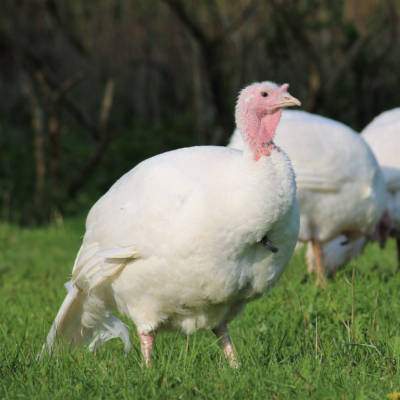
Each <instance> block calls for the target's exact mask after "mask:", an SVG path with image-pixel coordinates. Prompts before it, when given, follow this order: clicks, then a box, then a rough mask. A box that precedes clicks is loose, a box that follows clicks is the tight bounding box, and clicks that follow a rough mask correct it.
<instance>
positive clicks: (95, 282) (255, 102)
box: [44, 84, 299, 364]
mask: <svg viewBox="0 0 400 400" xmlns="http://www.w3.org/2000/svg"><path fill="white" fill-rule="evenodd" d="M284 89H285V88H284ZM263 90H264V87H263V85H262V84H253V85H251V86H250V87H248V88H247V89H245V90H244V91H242V93H241V96H240V97H239V100H238V106H237V120H239V121H241V122H242V123H246V121H247V119H248V118H249V117H252V116H253V117H254V119H253V120H252V123H255V124H256V125H257V124H258V125H257V127H258V128H259V129H261V128H260V124H262V122H263V119H262V118H264V117H265V115H266V111H268V110H269V109H270V108H271V107H272V105H273V104H275V103H276V104H277V102H278V99H280V100H282V96H283V97H284V100H285V101H286V103H285V104H283V103H282V104H281V103H280V105H281V106H282V107H283V106H284V105H287V106H289V105H294V104H297V103H298V101H297V103H296V102H295V101H294V100H295V99H294V98H292V97H291V96H290V95H289V94H288V93H287V92H286V90H279V91H278V90H276V91H271V93H270V94H271V96H270V98H271V100H268V101H269V102H268V101H267V100H266V99H264V98H263V97H261V96H260V93H259V92H260V91H263ZM253 97H254V98H253ZM290 99H291V100H290ZM276 104H275V107H276ZM243 108H244V109H243ZM264 109H265V110H266V111H263V110H264ZM260 110H261V111H263V115H262V116H261V119H259V117H256V111H257V113H258V112H259V111H260ZM271 110H272V108H271ZM276 110H278V108H276V109H273V112H274V113H275V112H276ZM271 112H272V111H271ZM279 112H280V111H279ZM257 115H258V114H257ZM246 118H247V119H246ZM266 118H267V117H266ZM259 132H261V130H260V131H259ZM264 144H265V143H264ZM264 144H263V145H262V146H264ZM295 192H296V188H295V181H294V174H293V171H292V167H291V164H290V162H289V160H288V158H287V156H286V155H285V153H284V152H282V151H280V150H279V149H274V150H273V151H272V152H271V154H270V155H269V156H263V157H261V158H260V159H258V160H257V161H256V160H255V159H254V154H253V151H252V150H251V149H250V148H249V147H246V148H245V151H244V152H242V151H238V150H235V149H228V148H225V147H214V146H201V147H191V148H185V149H180V150H175V151H170V152H167V153H164V154H161V155H158V156H155V157H152V158H150V159H147V160H145V161H143V162H142V163H140V164H139V165H137V166H136V167H135V168H133V169H132V170H131V171H130V172H128V173H127V174H125V175H124V176H123V177H122V178H120V179H119V180H118V181H117V182H116V183H115V184H114V185H113V186H112V187H111V189H110V190H109V191H108V192H107V193H106V194H105V195H104V196H103V197H102V198H101V199H100V200H99V201H98V202H97V203H96V204H95V205H94V206H93V208H92V209H91V210H90V213H89V215H88V218H87V223H86V233H85V236H84V239H83V243H82V246H81V249H80V251H79V253H78V255H77V258H76V262H75V265H74V268H73V271H72V279H71V285H70V286H71V287H70V289H69V290H70V291H69V294H68V295H67V297H66V299H65V301H64V303H63V305H62V306H61V309H60V311H59V313H58V315H57V317H56V320H55V321H54V323H53V327H52V329H51V331H50V333H49V336H48V339H47V344H46V346H45V349H44V350H46V349H47V350H49V349H51V348H52V346H53V343H54V340H55V337H56V336H57V335H61V336H64V337H66V338H67V340H69V341H71V342H73V343H81V342H85V343H88V344H89V346H90V347H91V348H92V349H93V348H95V347H97V346H98V345H99V344H101V343H102V342H104V341H106V340H108V339H110V338H112V337H116V336H118V337H120V338H121V339H122V340H124V342H125V347H126V349H129V347H130V343H129V336H128V333H127V329H126V327H125V325H124V324H122V323H121V322H120V321H118V320H117V319H116V318H115V317H113V316H112V315H111V312H112V310H114V309H117V310H118V311H119V312H121V313H122V314H124V315H126V316H127V317H129V318H130V319H132V321H133V322H134V323H135V325H136V327H137V330H138V332H139V334H140V338H141V342H142V351H143V355H144V357H145V360H146V363H147V364H148V363H149V362H150V353H151V345H152V335H153V334H154V333H155V332H156V331H157V330H159V329H162V328H165V329H167V328H174V329H180V330H182V331H183V332H185V333H192V332H194V331H195V330H197V329H214V330H215V332H216V334H217V335H218V336H220V337H221V340H222V344H223V346H224V350H225V354H226V355H227V357H228V358H230V361H231V363H232V364H235V362H236V361H235V358H234V354H233V348H232V346H231V344H230V341H229V336H228V334H227V330H226V324H227V323H228V322H229V321H230V320H231V319H232V318H234V317H235V316H236V314H237V313H238V312H239V311H240V310H241V309H242V308H243V306H244V305H245V303H246V302H247V301H249V300H251V299H254V298H257V297H258V296H261V295H262V294H263V293H264V292H265V291H266V290H267V289H268V288H269V287H271V285H272V284H273V283H274V282H275V281H276V280H277V279H278V278H279V276H280V275H281V273H282V271H283V269H284V267H285V266H286V264H287V262H288V260H289V259H290V257H291V255H292V252H293V249H294V246H295V243H296V240H297V234H298V223H299V221H298V209H297V205H296V197H295ZM266 235H268V240H269V241H270V242H272V243H274V244H275V245H276V246H277V247H278V248H279V251H278V252H277V253H275V254H274V253H273V252H271V250H270V249H269V248H268V246H265V245H264V244H263V243H262V240H263V238H265V237H266Z"/></svg>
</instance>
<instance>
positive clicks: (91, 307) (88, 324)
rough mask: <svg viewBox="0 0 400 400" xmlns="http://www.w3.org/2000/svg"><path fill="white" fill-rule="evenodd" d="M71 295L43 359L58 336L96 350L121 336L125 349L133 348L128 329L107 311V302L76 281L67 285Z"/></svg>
mask: <svg viewBox="0 0 400 400" xmlns="http://www.w3.org/2000/svg"><path fill="white" fill-rule="evenodd" d="M65 286H66V288H67V290H68V293H67V296H66V297H65V299H64V301H63V303H62V305H61V307H60V309H59V311H58V313H57V316H56V318H55V320H54V322H53V324H52V326H51V328H50V331H49V333H48V335H47V339H46V343H45V344H44V345H43V348H42V351H41V353H40V355H39V358H42V357H43V355H44V354H46V353H51V351H52V349H53V347H54V343H55V341H56V339H57V338H58V337H62V338H64V339H66V340H67V341H68V342H69V343H71V344H73V345H80V344H88V346H89V350H90V351H94V350H96V349H97V348H98V347H99V346H100V345H101V344H103V343H105V342H107V341H108V340H110V339H113V338H117V337H119V338H120V339H121V340H122V341H123V343H124V350H125V352H128V351H129V350H130V348H131V343H130V340H129V331H128V328H127V326H126V325H125V324H124V323H123V322H121V321H120V320H119V319H118V318H116V317H114V316H113V315H112V314H111V313H110V312H109V311H108V310H106V309H105V305H104V302H103V301H102V300H101V299H100V298H99V297H97V296H96V295H95V293H93V292H90V294H89V295H88V294H87V293H85V292H84V291H82V290H81V289H79V288H78V287H77V286H76V285H74V284H73V283H72V282H67V284H66V285H65Z"/></svg>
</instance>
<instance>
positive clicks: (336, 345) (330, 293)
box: [0, 219, 400, 399]
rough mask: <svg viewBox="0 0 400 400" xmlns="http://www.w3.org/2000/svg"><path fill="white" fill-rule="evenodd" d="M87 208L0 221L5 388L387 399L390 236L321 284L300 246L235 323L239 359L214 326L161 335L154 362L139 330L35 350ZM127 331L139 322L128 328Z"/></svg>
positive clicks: (391, 321)
mask: <svg viewBox="0 0 400 400" xmlns="http://www.w3.org/2000/svg"><path fill="white" fill-rule="evenodd" d="M82 232H83V222H82V220H78V219H76V220H69V221H66V222H65V223H64V225H63V226H61V227H56V226H51V227H48V228H40V229H29V230H28V229H26V230H22V229H19V228H15V227H12V226H7V225H0V399H92V398H93V399H114V398H115V399H152V398H159V399H189V398H198V399H303V398H307V399H385V398H387V395H388V394H390V393H392V397H393V398H395V395H394V394H393V393H394V392H400V291H399V289H400V273H398V274H396V268H395V256H394V246H393V244H392V243H391V244H390V246H389V248H388V249H386V251H385V252H381V251H379V250H378V248H377V247H375V246H369V247H368V249H367V251H366V252H365V254H364V255H363V256H362V257H361V258H359V259H358V260H356V261H353V262H352V263H350V264H349V265H348V266H347V267H346V268H345V269H344V270H343V271H341V272H340V273H339V274H338V275H337V277H336V280H335V281H332V282H330V284H329V286H328V288H327V289H325V290H319V289H316V288H315V287H314V284H313V281H312V280H310V279H309V278H308V277H307V274H306V273H305V266H304V262H303V259H302V257H301V255H299V256H296V257H295V258H294V259H293V260H292V262H291V264H290V266H289V267H288V269H287V271H286V273H285V274H284V276H283V278H282V279H281V280H280V282H279V283H278V285H277V286H276V287H275V288H274V289H273V290H272V291H271V292H270V293H269V294H268V295H267V296H265V297H264V298H263V299H261V300H258V301H256V302H254V303H252V304H250V305H249V306H248V307H247V309H246V310H245V312H244V313H243V314H242V315H241V316H240V317H239V318H238V319H237V320H235V321H234V322H233V323H232V324H231V334H232V338H233V340H234V342H235V345H236V348H237V350H238V353H239V356H240V360H241V368H240V369H239V370H231V369H230V368H229V367H227V365H226V363H225V361H224V360H223V358H222V355H221V352H220V350H219V348H218V346H217V343H216V341H215V339H214V337H213V336H212V335H211V334H210V333H208V332H199V333H197V334H195V335H193V336H191V337H189V338H188V339H187V338H186V337H184V336H181V335H179V334H163V335H160V336H159V337H158V340H157V344H156V350H155V359H154V367H153V368H152V369H150V370H144V369H142V368H141V363H140V357H139V352H138V341H137V338H136V337H135V338H134V344H135V350H133V351H132V352H131V353H130V354H129V355H128V356H125V355H124V354H123V351H122V344H121V343H120V342H118V341H112V342H109V343H107V344H106V345H105V346H104V347H103V348H101V349H100V350H99V351H98V352H97V353H96V354H95V355H94V354H91V353H89V352H88V351H87V350H86V349H74V350H71V349H69V348H67V347H65V348H61V349H60V350H59V351H58V352H57V354H56V355H53V357H49V358H46V359H45V360H43V361H42V362H37V361H36V359H35V356H36V354H37V353H38V351H39V350H40V348H41V345H42V343H43V340H44V338H45V335H46V334H47V331H48V329H49V327H50V324H51V321H52V319H53V318H54V316H55V313H56V311H57V309H58V307H59V305H60V303H61V301H62V299H63V297H64V294H65V291H64V288H63V283H64V282H65V281H66V280H67V278H68V275H69V273H70V270H71V265H72V262H73V259H74V256H75V254H76V251H77V249H78V246H79V242H80V238H81V235H82ZM132 332H134V330H133V329H132ZM399 398H400V395H399Z"/></svg>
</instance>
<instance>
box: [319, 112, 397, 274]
mask: <svg viewBox="0 0 400 400" xmlns="http://www.w3.org/2000/svg"><path fill="white" fill-rule="evenodd" d="M361 135H362V137H363V138H364V139H365V141H366V142H367V143H368V145H369V146H370V148H371V150H372V151H373V153H374V155H375V157H376V159H377V160H378V163H379V165H380V167H381V170H382V172H383V176H384V179H385V184H386V200H387V207H386V211H387V218H388V222H387V224H386V225H387V226H388V227H389V230H390V232H389V233H390V234H391V236H392V237H393V238H395V240H396V243H397V265H398V268H400V108H395V109H393V110H389V111H385V112H383V113H382V114H380V115H378V116H377V117H375V118H374V119H373V120H372V122H371V123H370V124H368V125H367V126H366V127H365V128H364V130H363V131H362V132H361ZM382 222H383V223H384V222H385V221H382ZM378 228H382V227H378ZM383 228H385V227H383ZM377 233H378V239H379V240H381V241H384V239H385V238H384V237H383V238H382V237H379V234H380V233H381V232H379V231H378V232H377ZM383 233H385V232H383ZM367 239H368V238H366V237H365V238H362V239H359V240H358V241H357V242H356V243H353V242H350V243H349V244H348V245H346V246H339V245H338V244H339V241H337V240H336V241H334V242H332V243H328V244H327V245H326V246H325V247H324V250H323V251H324V253H326V254H328V253H329V254H328V256H327V257H328V258H329V260H330V261H329V267H330V268H338V267H339V266H341V265H343V264H345V263H346V262H348V261H349V260H350V259H351V258H353V257H355V256H356V255H358V254H359V253H360V252H361V251H362V249H363V247H364V245H365V244H366V243H367Z"/></svg>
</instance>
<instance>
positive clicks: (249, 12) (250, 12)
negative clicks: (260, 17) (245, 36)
mask: <svg viewBox="0 0 400 400" xmlns="http://www.w3.org/2000/svg"><path fill="white" fill-rule="evenodd" d="M256 12H257V0H253V1H251V2H250V3H249V4H248V5H247V6H246V7H245V9H244V10H243V11H242V13H241V14H240V16H239V17H238V18H237V19H236V20H235V21H233V22H232V23H231V24H229V25H228V26H227V27H226V28H225V29H224V30H223V32H222V33H221V36H220V37H218V38H217V41H222V40H225V39H226V38H227V37H228V36H229V35H231V34H232V33H234V32H236V31H237V30H239V29H240V28H241V27H242V26H243V25H244V24H245V23H246V21H248V20H249V19H250V18H252V17H253V16H254V15H255V14H256Z"/></svg>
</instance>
